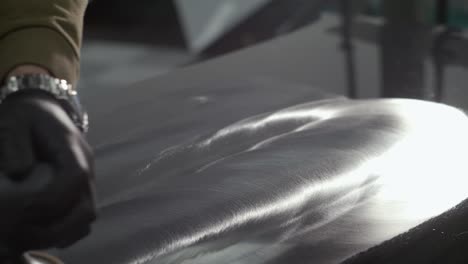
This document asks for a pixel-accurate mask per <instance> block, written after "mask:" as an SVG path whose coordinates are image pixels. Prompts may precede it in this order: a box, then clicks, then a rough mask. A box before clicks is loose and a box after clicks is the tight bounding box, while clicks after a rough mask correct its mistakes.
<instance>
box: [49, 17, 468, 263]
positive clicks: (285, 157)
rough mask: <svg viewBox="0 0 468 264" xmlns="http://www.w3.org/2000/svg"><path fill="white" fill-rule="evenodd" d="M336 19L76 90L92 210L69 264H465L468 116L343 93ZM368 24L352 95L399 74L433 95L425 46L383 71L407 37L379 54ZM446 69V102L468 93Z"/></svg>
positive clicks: (365, 93)
mask: <svg viewBox="0 0 468 264" xmlns="http://www.w3.org/2000/svg"><path fill="white" fill-rule="evenodd" d="M340 21H341V20H340V19H339V18H338V17H336V16H334V15H323V17H322V19H321V20H320V21H319V22H318V23H317V24H314V25H311V26H310V27H308V28H304V29H303V30H301V31H298V32H296V33H293V34H291V35H289V36H287V37H284V38H280V39H276V40H273V41H271V42H268V43H265V44H262V45H259V46H257V47H253V48H251V49H247V50H243V51H241V52H238V53H235V54H231V55H227V56H225V57H222V58H218V59H215V60H212V61H208V62H206V63H202V64H200V65H196V66H193V67H188V68H185V69H182V70H179V71H175V72H173V73H171V74H168V75H166V76H163V77H160V78H158V79H154V80H149V81H147V82H142V83H139V84H136V85H134V86H133V87H131V88H125V89H124V88H121V89H116V91H115V93H114V95H113V96H112V97H107V96H108V95H107V96H106V94H105V93H99V91H97V92H96V94H95V95H94V96H89V97H87V98H85V101H87V103H88V105H89V106H90V112H91V116H92V117H93V120H94V121H93V124H94V126H93V127H92V131H91V134H90V140H91V142H92V143H93V145H94V146H95V150H96V156H97V169H98V179H97V181H98V190H99V193H100V199H99V204H100V209H101V214H100V218H99V220H98V221H97V223H96V225H95V226H94V231H93V233H92V234H91V235H90V236H89V237H87V238H86V239H84V240H83V241H81V242H79V243H78V244H76V245H75V246H73V247H72V248H69V249H67V250H64V251H61V252H58V255H59V256H61V257H62V258H63V259H64V260H65V261H66V263H72V264H73V263H77V264H78V263H318V264H322V263H323V264H325V263H340V262H342V261H345V260H348V261H349V262H348V263H433V262H431V261H440V262H438V263H463V262H460V260H462V259H464V257H465V259H466V255H463V252H462V250H461V249H462V248H463V246H464V245H466V230H468V224H466V223H468V222H467V221H466V217H465V216H466V214H467V212H468V211H467V206H466V202H463V201H464V199H466V198H467V197H468V189H466V188H465V186H466V185H467V177H466V161H465V158H464V157H465V156H466V155H464V153H465V151H466V149H467V147H468V137H467V135H468V119H467V117H466V115H465V114H464V112H463V111H462V110H459V109H457V108H454V107H451V106H447V105H444V104H438V103H433V102H424V101H419V100H410V99H366V100H362V99H360V100H358V99H347V98H345V97H344V96H342V95H345V94H346V92H347V91H348V86H347V80H349V78H346V73H347V72H348V71H347V70H346V64H345V63H346V57H345V56H344V54H343V52H342V51H340V50H341V47H342V46H341V45H340V44H341V43H342V39H341V38H340V34H338V33H336V32H337V31H336V28H337V27H339V25H340ZM369 21H370V20H366V21H365V22H366V23H367V24H369V23H368V22H369ZM371 22H372V23H376V24H379V23H381V22H379V21H371ZM366 23H364V24H366ZM372 25H374V24H372ZM371 28H372V29H374V28H375V27H371ZM334 29H335V30H334ZM387 29H388V28H387ZM385 30H386V29H384V32H386V31H385ZM390 32H393V31H392V29H390ZM430 32H432V31H430ZM384 34H385V33H384ZM392 34H393V33H392ZM424 34H427V33H424ZM368 36H371V38H367V40H366V38H364V37H368ZM372 36H373V34H372V30H370V33H366V34H361V35H353V43H352V44H353V51H354V52H355V58H356V62H355V65H354V66H355V67H356V71H355V72H356V89H357V90H358V91H357V93H356V97H378V96H380V95H381V94H382V93H381V91H382V89H383V90H385V89H386V88H385V87H387V86H388V87H390V86H392V87H393V86H398V85H397V83H398V81H401V83H400V84H401V86H399V87H406V88H405V89H400V91H395V89H393V91H394V92H396V93H400V95H401V96H399V97H404V95H403V94H401V93H405V92H408V91H410V92H411V95H415V94H416V95H418V96H422V98H423V99H434V97H433V96H432V95H431V94H432V93H431V92H427V91H434V90H433V89H432V88H433V87H431V86H430V85H429V86H426V85H425V83H430V81H427V80H426V79H425V80H426V81H421V80H420V78H429V80H434V76H432V75H431V74H425V73H426V72H427V71H426V66H428V65H429V66H431V57H430V55H427V57H426V55H424V56H423V55H421V54H417V57H418V58H417V60H416V59H415V60H413V61H415V63H414V64H411V65H413V66H414V65H416V66H414V69H413V68H411V65H406V66H407V67H408V69H409V70H414V71H415V72H416V73H417V74H415V75H408V76H407V78H405V77H401V78H399V77H398V76H400V75H398V73H396V74H395V75H392V76H395V77H393V78H392V83H390V84H389V83H386V82H385V80H386V78H388V75H385V73H383V75H385V76H386V77H385V78H383V77H382V76H383V75H381V74H382V73H381V71H380V70H381V69H384V71H385V69H395V68H396V69H397V70H399V69H398V67H396V66H395V65H396V64H392V63H390V67H381V64H380V63H383V64H384V63H385V62H386V61H388V60H392V59H396V58H399V59H401V58H405V56H406V55H405V54H409V52H408V51H407V50H404V49H406V48H407V46H405V45H402V49H403V50H402V51H401V52H402V53H401V54H403V55H401V56H400V57H398V56H396V55H395V56H387V57H386V56H383V57H380V56H379V54H380V52H383V53H385V52H386V48H385V47H384V48H383V50H381V48H382V47H380V46H379V45H378V44H376V43H373V42H372V41H368V39H370V40H372ZM391 39H393V38H390V40H391ZM414 41H415V42H417V40H414ZM428 41H429V40H428ZM457 43H458V42H457ZM390 45H391V44H390ZM392 48H393V49H392ZM457 51H459V50H457ZM390 52H391V53H392V54H393V53H395V52H396V53H397V48H396V47H390ZM460 52H461V51H460ZM422 53H424V54H427V53H425V52H422ZM392 65H393V66H392ZM421 65H423V66H424V67H423V70H422V71H421V69H420V66H421ZM348 66H349V65H348ZM387 66H389V65H387ZM406 66H405V67H406ZM444 67H445V66H444ZM445 70H446V71H447V72H446V75H445V79H444V80H445V81H444V85H445V87H446V88H447V89H446V90H445V93H444V96H443V97H442V98H441V99H440V100H441V101H444V102H449V103H451V104H453V105H455V106H463V105H464V104H465V103H466V102H465V100H464V99H462V98H461V97H460V94H463V93H465V91H464V90H463V89H461V88H460V87H462V86H463V85H464V83H466V82H464V78H465V77H464V75H461V74H460V73H457V72H458V71H461V69H460V68H454V67H452V66H447V67H446V69H445ZM351 72H353V71H351ZM382 81H384V85H383V86H382V85H381V84H382ZM409 84H411V85H409ZM415 84H418V85H415ZM453 84H456V85H453ZM386 85H387V86H386ZM381 87H384V88H381ZM421 87H422V88H424V89H423V90H424V91H423V92H421V93H420V91H421V90H420V89H419V88H421ZM412 89H413V90H412ZM431 89H432V90H431ZM397 90H398V89H397ZM340 94H341V95H340ZM408 97H417V96H408ZM102 101H105V102H106V104H105V107H103V104H101V102H102ZM457 204H458V205H459V206H458V207H457V208H455V209H454V210H452V211H449V212H448V213H445V214H444V212H447V211H448V210H450V209H451V208H453V207H454V206H456V205H457ZM441 214H443V215H442V216H440V217H437V216H439V215H441ZM433 217H437V218H435V219H434V220H431V221H429V222H426V221H427V220H429V219H431V218H433ZM421 224H422V225H421ZM410 229H411V231H410V232H408V233H405V232H407V231H408V230H410ZM398 235H400V236H398ZM396 236H398V237H396ZM394 237H396V238H394ZM392 238H394V239H392ZM389 239H392V240H390V241H389V242H386V243H384V242H385V241H387V240H389ZM382 243H384V244H382ZM377 245H380V246H378V247H376V248H373V247H374V246H377ZM370 248H373V249H371V250H369V251H367V250H368V249H370ZM366 251H367V252H366ZM361 252H366V253H363V254H361V255H358V256H355V255H356V254H358V253H361ZM352 256H355V257H354V258H351V257H352ZM350 258H351V259H350ZM436 263H437V262H436Z"/></svg>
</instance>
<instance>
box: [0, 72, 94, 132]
mask: <svg viewBox="0 0 468 264" xmlns="http://www.w3.org/2000/svg"><path fill="white" fill-rule="evenodd" d="M26 89H40V90H42V91H46V92H48V93H49V94H51V95H53V96H54V97H55V98H56V99H58V100H59V102H60V103H61V104H62V106H63V107H64V108H65V111H66V112H67V113H68V114H69V116H70V118H71V119H72V121H73V122H74V123H75V125H76V126H77V127H78V128H79V129H80V130H81V131H82V132H84V133H85V132H87V131H88V126H89V124H88V115H87V114H86V112H85V111H84V110H83V108H82V106H81V103H80V101H79V99H78V94H77V92H76V91H75V90H74V89H73V87H72V85H71V84H69V83H68V82H67V81H66V80H62V79H57V78H54V77H52V76H49V75H47V74H25V75H18V76H11V77H8V78H7V79H6V81H5V84H4V86H3V87H2V88H1V89H0V103H2V102H3V101H4V100H5V99H6V98H7V97H8V96H10V95H11V94H13V93H16V92H19V91H22V90H26Z"/></svg>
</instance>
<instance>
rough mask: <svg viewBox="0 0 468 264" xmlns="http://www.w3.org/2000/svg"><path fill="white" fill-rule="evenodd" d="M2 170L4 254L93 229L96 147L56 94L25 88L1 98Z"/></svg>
mask: <svg viewBox="0 0 468 264" xmlns="http://www.w3.org/2000/svg"><path fill="white" fill-rule="evenodd" d="M0 172H1V174H0V215H1V217H0V256H1V255H2V254H5V251H7V252H9V253H12V252H13V254H16V253H21V252H23V251H26V250H31V249H44V248H50V247H65V246H68V245H70V244H72V243H74V242H76V241H77V240H79V239H80V238H82V237H83V236H85V235H87V234H88V233H89V231H90V224H91V222H92V221H93V220H94V219H95V217H96V209H95V200H94V199H95V197H94V175H93V173H94V169H93V155H92V151H91V148H90V147H89V145H88V144H87V143H86V140H85V138H84V137H83V135H82V133H81V132H80V131H79V130H78V129H77V128H76V126H75V125H74V124H73V122H72V121H71V119H70V118H69V116H68V115H67V113H66V112H65V111H64V110H63V108H62V107H61V105H60V104H59V101H58V100H56V99H55V98H54V97H53V96H51V95H49V94H47V93H46V92H43V91H40V90H37V91H36V90H31V91H22V92H19V93H17V94H13V95H11V96H10V97H8V98H7V99H6V100H5V101H4V102H3V103H2V104H0ZM2 251H3V252H2Z"/></svg>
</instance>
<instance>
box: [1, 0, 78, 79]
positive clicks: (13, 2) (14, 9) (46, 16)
mask: <svg viewBox="0 0 468 264" xmlns="http://www.w3.org/2000/svg"><path fill="white" fill-rule="evenodd" d="M86 5H87V0H47V1H36V0H1V1H0V78H1V79H2V80H3V79H4V78H5V77H6V76H7V75H9V74H11V73H16V72H20V73H21V72H24V71H25V70H26V71H27V72H25V73H29V72H30V71H32V72H31V73H42V72H36V71H46V72H48V73H49V74H51V75H53V76H55V77H57V78H62V79H66V80H68V81H69V82H70V83H72V84H76V82H77V80H78V77H79V58H80V47H81V38H82V28H83V16H84V12H85V9H86Z"/></svg>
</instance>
